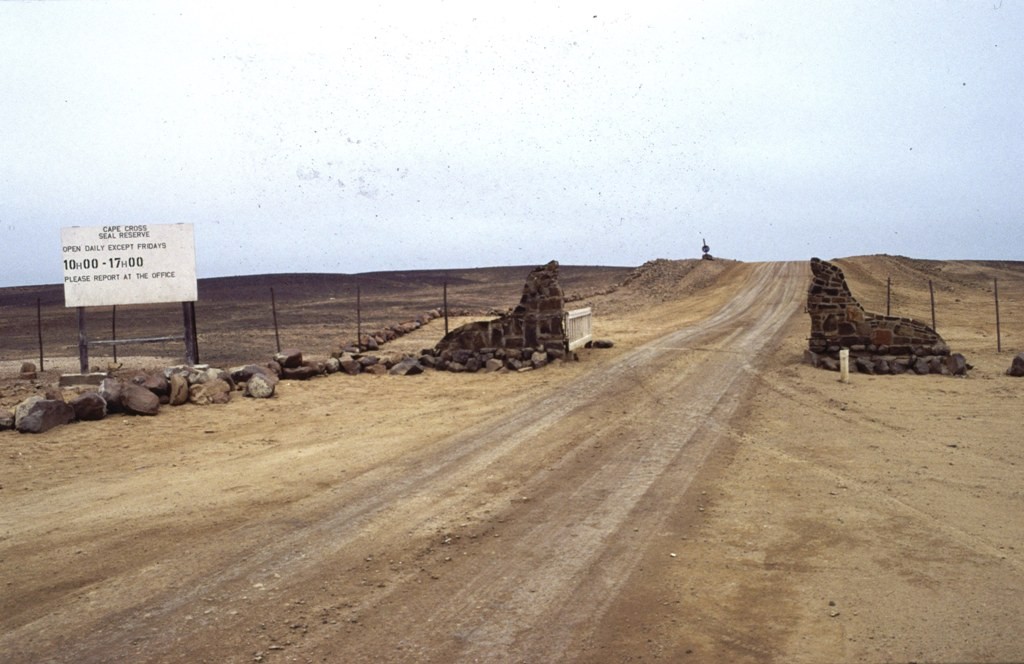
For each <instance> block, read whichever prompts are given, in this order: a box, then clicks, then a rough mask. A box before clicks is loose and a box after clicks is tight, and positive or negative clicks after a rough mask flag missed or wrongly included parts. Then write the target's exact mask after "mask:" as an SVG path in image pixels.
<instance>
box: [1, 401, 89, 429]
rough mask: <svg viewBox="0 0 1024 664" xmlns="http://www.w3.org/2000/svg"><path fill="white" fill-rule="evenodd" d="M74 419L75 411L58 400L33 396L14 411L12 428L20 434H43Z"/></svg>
mask: <svg viewBox="0 0 1024 664" xmlns="http://www.w3.org/2000/svg"><path fill="white" fill-rule="evenodd" d="M74 419H75V410H74V409H73V408H72V407H71V406H69V405H68V404H67V403H65V402H64V401H61V400H58V399H44V398H42V397H39V396H33V397H29V398H28V399H25V400H24V401H22V402H21V403H20V404H18V406H17V408H15V409H14V428H15V429H17V430H18V431H20V432H21V433H43V432H44V431H49V430H50V429H52V428H54V427H57V426H60V425H62V424H67V423H68V422H72V421H74Z"/></svg>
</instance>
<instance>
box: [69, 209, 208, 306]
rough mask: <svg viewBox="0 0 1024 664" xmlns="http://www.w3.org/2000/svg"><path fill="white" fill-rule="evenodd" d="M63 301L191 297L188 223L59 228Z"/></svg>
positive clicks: (126, 301)
mask: <svg viewBox="0 0 1024 664" xmlns="http://www.w3.org/2000/svg"><path fill="white" fill-rule="evenodd" d="M60 236H61V257H62V265H63V268H64V306H66V307H102V306H111V305H119V304H154V303H160V302H194V301H196V299H197V293H198V288H197V281H196V250H195V231H194V228H193V225H192V224H118V225H109V226H72V227H68V228H62V229H61V231H60Z"/></svg>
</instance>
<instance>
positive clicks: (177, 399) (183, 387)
mask: <svg viewBox="0 0 1024 664" xmlns="http://www.w3.org/2000/svg"><path fill="white" fill-rule="evenodd" d="M167 385H168V395H167V403H169V404H170V405H172V406H180V405H182V404H185V403H188V395H189V392H188V378H186V377H185V375H184V374H180V373H172V374H171V375H170V377H169V378H168V379H167Z"/></svg>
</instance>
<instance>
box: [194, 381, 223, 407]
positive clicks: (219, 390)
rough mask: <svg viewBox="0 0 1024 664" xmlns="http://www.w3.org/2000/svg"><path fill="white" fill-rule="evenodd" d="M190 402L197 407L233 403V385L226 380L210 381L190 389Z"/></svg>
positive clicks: (197, 384)
mask: <svg viewBox="0 0 1024 664" xmlns="http://www.w3.org/2000/svg"><path fill="white" fill-rule="evenodd" d="M188 400H189V401H191V402H192V403H194V404H195V405H197V406H207V405H210V404H215V403H227V402H229V401H231V385H230V384H229V383H228V382H227V381H225V380H220V379H216V380H208V381H206V382H205V383H196V384H195V385H193V386H192V387H190V388H189V397H188Z"/></svg>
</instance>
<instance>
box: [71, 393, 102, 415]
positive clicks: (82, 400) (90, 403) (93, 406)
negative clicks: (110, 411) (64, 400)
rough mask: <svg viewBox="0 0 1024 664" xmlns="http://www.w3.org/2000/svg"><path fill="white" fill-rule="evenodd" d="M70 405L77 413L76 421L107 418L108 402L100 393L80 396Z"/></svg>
mask: <svg viewBox="0 0 1024 664" xmlns="http://www.w3.org/2000/svg"><path fill="white" fill-rule="evenodd" d="M69 405H70V406H71V408H72V409H73V410H74V411H75V419H76V420H82V421H90V420H102V419H103V418H104V417H106V416H107V402H106V400H105V399H104V398H103V397H101V396H100V395H99V393H98V392H86V393H85V394H80V395H78V396H77V397H75V398H74V399H72V400H71V401H70V402H69Z"/></svg>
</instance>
